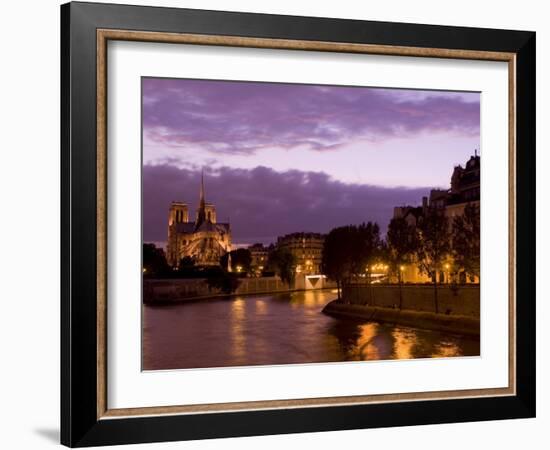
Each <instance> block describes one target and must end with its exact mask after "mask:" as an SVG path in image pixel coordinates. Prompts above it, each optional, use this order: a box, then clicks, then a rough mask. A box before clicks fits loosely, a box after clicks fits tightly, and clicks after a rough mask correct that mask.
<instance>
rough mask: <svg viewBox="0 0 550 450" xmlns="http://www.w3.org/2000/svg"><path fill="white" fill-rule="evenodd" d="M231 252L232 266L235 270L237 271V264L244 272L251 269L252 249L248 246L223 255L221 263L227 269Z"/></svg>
mask: <svg viewBox="0 0 550 450" xmlns="http://www.w3.org/2000/svg"><path fill="white" fill-rule="evenodd" d="M229 254H231V267H232V269H233V271H235V269H236V267H237V266H239V267H241V268H242V272H244V273H246V272H249V271H250V265H251V264H252V255H251V254H250V250H248V249H246V248H239V249H237V250H232V251H231V252H229V253H226V254H225V255H223V256H222V257H221V258H220V265H221V266H222V267H223V269H224V270H227V260H228V258H229Z"/></svg>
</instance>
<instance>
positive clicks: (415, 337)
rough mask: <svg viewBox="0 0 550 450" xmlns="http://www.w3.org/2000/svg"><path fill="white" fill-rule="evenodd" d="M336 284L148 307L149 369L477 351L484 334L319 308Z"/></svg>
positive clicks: (145, 312) (145, 323)
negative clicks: (421, 326) (330, 313)
mask: <svg viewBox="0 0 550 450" xmlns="http://www.w3.org/2000/svg"><path fill="white" fill-rule="evenodd" d="M335 297H336V294H335V293H334V292H331V291H302V292H294V293H284V294H269V295H256V296H242V297H241V296H237V297H232V298H229V299H212V300H206V301H204V300H202V301H197V302H192V303H178V304H173V305H157V306H151V305H145V306H144V307H143V369H144V370H158V369H184V368H201V367H228V366H249V365H258V364H265V365H272V364H293V363H314V362H334V361H362V360H382V359H410V358H431V357H451V356H474V355H479V339H476V338H471V337H464V336H457V335H452V334H448V333H440V332H436V331H428V330H420V329H414V328H408V327H401V326H393V325H381V324H378V323H373V322H366V321H355V320H350V319H337V318H333V317H329V316H327V315H325V314H323V313H322V312H321V310H322V309H323V307H324V306H325V305H326V304H327V303H328V302H329V301H331V300H333V299H334V298H335Z"/></svg>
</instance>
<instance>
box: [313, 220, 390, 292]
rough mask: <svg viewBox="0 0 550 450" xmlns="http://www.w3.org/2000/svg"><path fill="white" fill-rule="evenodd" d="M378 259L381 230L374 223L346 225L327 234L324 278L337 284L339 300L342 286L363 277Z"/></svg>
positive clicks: (323, 268)
mask: <svg viewBox="0 0 550 450" xmlns="http://www.w3.org/2000/svg"><path fill="white" fill-rule="evenodd" d="M379 257H380V229H379V227H378V225H377V224H376V223H372V222H368V223H367V224H364V223H363V224H361V225H359V226H356V225H347V226H343V227H338V228H334V229H332V230H331V231H330V232H329V234H328V235H327V237H326V238H325V242H324V244H323V254H322V260H321V267H322V271H323V274H324V275H326V276H327V277H328V278H329V279H331V280H334V281H336V286H337V290H338V300H340V299H341V295H340V292H341V287H342V285H344V284H347V283H349V282H350V281H351V279H352V278H353V277H355V276H357V275H359V274H362V273H364V271H365V269H366V268H367V267H368V266H369V265H370V264H372V263H374V261H375V260H376V259H377V258H379ZM369 282H370V273H369Z"/></svg>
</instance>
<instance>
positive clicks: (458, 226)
mask: <svg viewBox="0 0 550 450" xmlns="http://www.w3.org/2000/svg"><path fill="white" fill-rule="evenodd" d="M452 225H453V233H452V246H453V258H454V263H455V265H456V266H457V268H459V269H461V270H462V271H464V273H465V274H466V275H470V276H477V277H479V271H480V257H479V229H480V228H479V207H478V206H477V205H475V204H473V203H468V204H467V205H466V207H465V208H464V213H463V214H462V215H458V216H455V217H454V220H453V224H452Z"/></svg>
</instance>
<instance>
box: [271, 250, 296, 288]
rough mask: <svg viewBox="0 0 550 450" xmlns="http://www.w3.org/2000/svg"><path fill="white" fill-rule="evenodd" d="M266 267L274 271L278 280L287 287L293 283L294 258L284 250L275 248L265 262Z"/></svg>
mask: <svg viewBox="0 0 550 450" xmlns="http://www.w3.org/2000/svg"><path fill="white" fill-rule="evenodd" d="M267 265H268V267H269V268H270V269H271V270H273V271H275V273H276V274H277V275H279V278H281V280H282V281H283V282H284V283H286V284H287V285H288V287H289V288H290V285H291V284H292V282H293V281H294V275H295V272H296V257H295V256H294V255H293V254H292V253H291V252H290V250H288V249H286V248H275V249H274V250H273V251H272V252H271V253H270V254H269V258H268V261H267Z"/></svg>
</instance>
